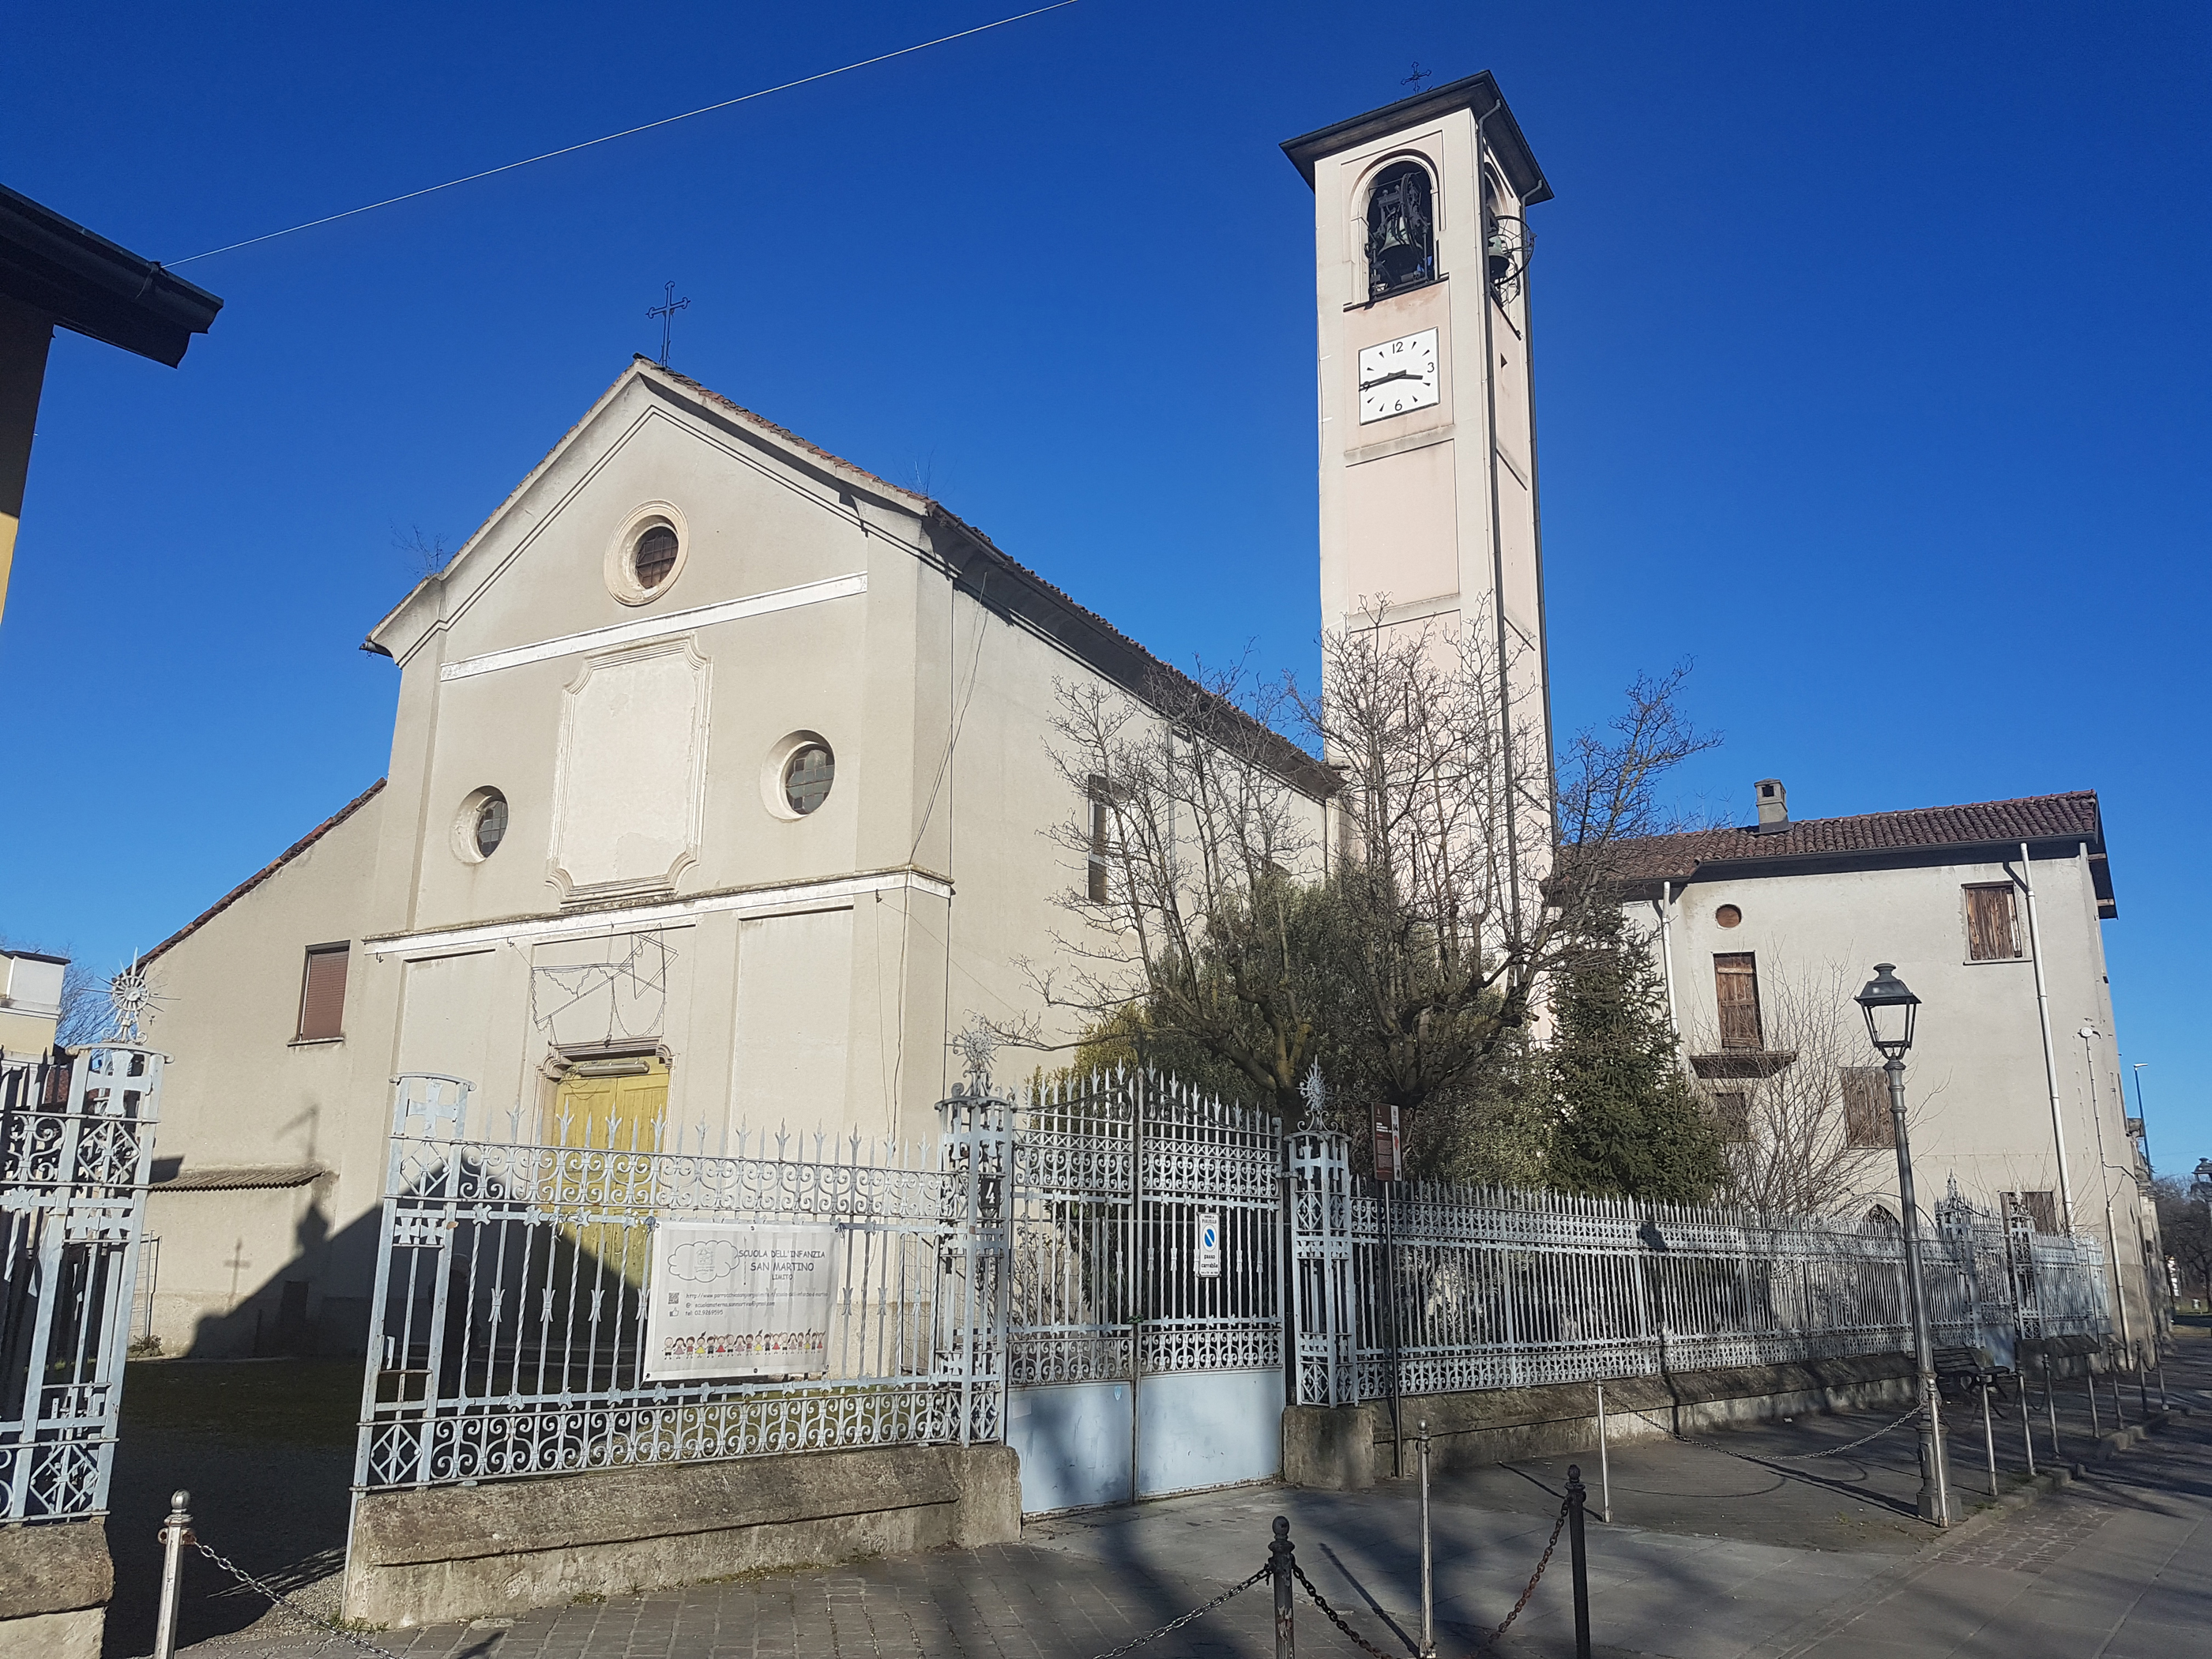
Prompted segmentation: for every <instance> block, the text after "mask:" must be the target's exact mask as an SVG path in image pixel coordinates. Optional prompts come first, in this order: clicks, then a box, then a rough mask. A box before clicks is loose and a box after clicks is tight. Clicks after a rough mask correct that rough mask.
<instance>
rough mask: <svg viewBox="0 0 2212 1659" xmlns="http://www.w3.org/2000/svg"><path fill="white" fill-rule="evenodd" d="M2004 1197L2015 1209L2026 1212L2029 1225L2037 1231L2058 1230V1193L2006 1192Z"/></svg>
mask: <svg viewBox="0 0 2212 1659" xmlns="http://www.w3.org/2000/svg"><path fill="white" fill-rule="evenodd" d="M2005 1198H2006V1199H2007V1200H2008V1202H2009V1203H2010V1205H2011V1206H2012V1207H2013V1208H2014V1209H2016V1210H2025V1211H2027V1219H2028V1223H2029V1225H2031V1226H2033V1228H2034V1229H2035V1231H2038V1232H2039V1233H2055V1232H2057V1231H2058V1194H2056V1193H2007V1194H2005Z"/></svg>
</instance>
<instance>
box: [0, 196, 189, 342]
mask: <svg viewBox="0 0 2212 1659" xmlns="http://www.w3.org/2000/svg"><path fill="white" fill-rule="evenodd" d="M0 294H4V295H7V296H8V297H9V299H11V300H14V301H17V302H18V303H20V304H21V305H25V306H27V307H30V308H31V309H32V310H33V311H38V312H43V313H46V315H47V316H49V317H52V319H54V320H55V321H56V322H57V323H59V324H60V325H62V326H63V327H64V328H66V329H71V330H74V331H76V332H77V333H79V334H85V335H89V336H90V337H92V338H94V339H95V340H103V341H105V342H106V343H108V344H109V345H112V346H119V347H121V348H122V349H124V350H125V351H130V352H135V353H137V355H138V356H141V357H150V358H152V359H153V360H154V361H155V362H157V363H166V364H167V365H168V366H169V367H170V368H175V367H176V366H177V365H178V364H179V363H180V362H184V360H185V348H186V347H187V346H189V345H191V343H192V336H193V335H195V334H204V333H206V332H207V331H208V327H209V325H210V324H211V323H213V322H214V321H215V316H216V313H217V312H218V311H221V310H222V301H221V300H218V299H217V298H216V296H215V295H212V294H210V293H209V292H208V291H207V290H206V289H204V288H196V287H194V286H193V285H192V284H191V283H188V282H186V281H185V279H184V278H183V277H181V276H174V275H173V274H172V273H170V272H169V271H167V270H163V269H162V267H161V264H160V263H159V262H158V261H156V260H153V259H147V258H141V257H140V256H139V255H137V254H136V253H133V252H131V251H130V249H128V248H125V247H118V246H116V244H114V243H113V242H111V241H109V240H107V239H106V237H105V236H99V235H95V234H94V233H92V232H91V231H88V230H87V229H86V228H84V227H83V226H82V225H81V224H78V223H77V222H76V221H75V220H73V219H64V217H62V216H61V215H60V214H58V213H56V212H55V211H54V210H52V208H49V207H42V206H40V204H38V203H36V202H34V201H33V200H32V199H31V198H30V197H27V196H25V195H23V194H21V192H19V191H12V190H9V188H8V187H7V186H6V185H0Z"/></svg>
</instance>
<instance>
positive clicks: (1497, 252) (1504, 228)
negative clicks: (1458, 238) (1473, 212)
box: [1483, 213, 1536, 306]
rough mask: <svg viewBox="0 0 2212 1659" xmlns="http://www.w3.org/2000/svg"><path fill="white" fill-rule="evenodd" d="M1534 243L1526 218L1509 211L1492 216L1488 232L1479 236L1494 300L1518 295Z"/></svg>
mask: <svg viewBox="0 0 2212 1659" xmlns="http://www.w3.org/2000/svg"><path fill="white" fill-rule="evenodd" d="M1535 246H1536V236H1535V233H1534V231H1532V230H1530V229H1529V228H1528V221H1527V220H1526V219H1522V218H1520V217H1518V216H1516V215H1513V214H1510V213H1501V214H1498V215H1496V216H1493V217H1492V220H1491V222H1490V234H1488V235H1487V236H1486V237H1484V238H1483V256H1484V258H1485V260H1486V263H1487V264H1488V266H1489V269H1490V291H1491V292H1492V294H1494V295H1497V296H1498V304H1500V305H1502V306H1503V305H1510V304H1512V303H1513V301H1516V300H1517V299H1519V298H1520V297H1521V285H1522V279H1523V278H1524V277H1525V276H1527V275H1528V255H1529V253H1530V252H1532V251H1533V250H1534V247H1535Z"/></svg>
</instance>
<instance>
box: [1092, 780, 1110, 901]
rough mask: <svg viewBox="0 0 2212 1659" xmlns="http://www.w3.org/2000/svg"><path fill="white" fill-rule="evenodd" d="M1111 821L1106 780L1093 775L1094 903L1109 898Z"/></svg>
mask: <svg viewBox="0 0 2212 1659" xmlns="http://www.w3.org/2000/svg"><path fill="white" fill-rule="evenodd" d="M1111 823H1112V821H1111V819H1109V817H1108V816H1107V811H1106V780H1105V779H1103V778H1102V777H1099V776H1097V775H1093V776H1092V777H1091V857H1090V870H1089V872H1088V873H1089V877H1090V886H1089V889H1088V892H1089V896H1090V898H1091V902H1092V903H1093V904H1103V903H1105V902H1106V899H1107V895H1108V891H1109V889H1108V886H1107V883H1106V849H1107V846H1108V836H1109V830H1110V829H1111Z"/></svg>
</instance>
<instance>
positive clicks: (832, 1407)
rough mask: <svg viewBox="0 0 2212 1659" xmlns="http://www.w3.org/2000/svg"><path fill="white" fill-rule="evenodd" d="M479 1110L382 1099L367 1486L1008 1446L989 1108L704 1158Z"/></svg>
mask: <svg viewBox="0 0 2212 1659" xmlns="http://www.w3.org/2000/svg"><path fill="white" fill-rule="evenodd" d="M469 1092H470V1088H469V1085H467V1084H466V1083H465V1082H464V1081H462V1080H460V1079H453V1078H441V1077H429V1076H422V1075H413V1076H407V1077H403V1078H401V1079H398V1083H397V1086H396V1090H395V1096H394V1103H393V1133H392V1149H391V1163H390V1168H389V1173H388V1182H387V1185H386V1195H385V1200H384V1229H383V1236H382V1239H381V1242H380V1260H379V1266H378V1277H377V1285H376V1294H375V1304H374V1315H373V1323H372V1325H371V1332H372V1339H371V1344H372V1345H371V1352H370V1356H369V1363H368V1375H367V1377H366V1379H365V1383H364V1388H363V1395H362V1426H361V1437H360V1443H359V1449H358V1451H357V1454H356V1466H355V1475H354V1480H355V1486H356V1489H358V1490H372V1489H379V1488H388V1487H396V1486H428V1485H435V1484H443V1483H447V1482H453V1481H464V1480H490V1479H499V1478H511V1477H516V1476H524V1475H536V1474H565V1473H569V1472H574V1471H578V1470H586V1469H599V1468H617V1467H623V1466H630V1465H639V1464H648V1463H661V1462H700V1461H706V1460H711V1459H721V1458H733V1457H746V1456H753V1455H761V1454H765V1453H772V1452H792V1451H814V1450H822V1449H833V1448H838V1447H849V1446H880V1445H893V1444H902V1443H966V1442H969V1441H971V1440H993V1439H996V1438H997V1437H999V1431H1000V1414H1001V1411H1002V1408H1003V1392H1004V1379H1003V1376H1002V1375H1001V1371H1000V1353H1001V1342H1002V1339H1001V1336H1000V1332H1001V1331H1002V1330H1003V1322H1004V1305H1003V1304H1004V1291H1003V1285H1002V1281H1001V1276H1000V1263H1001V1261H1002V1258H1003V1255H1004V1250H1005V1237H1004V1234H1005V1230H1004V1223H1003V1219H1002V1217H1001V1214H1000V1211H1001V1207H1002V1199H1001V1194H1002V1193H1003V1189H1004V1183H1005V1175H1006V1149H1005V1138H1006V1116H1007V1112H1006V1103H1004V1102H1002V1101H1000V1100H997V1099H994V1098H988V1097H977V1098H975V1099H972V1100H971V1099H965V1098H963V1099H959V1100H956V1101H954V1102H950V1103H947V1106H946V1112H945V1124H944V1132H943V1134H942V1136H941V1137H939V1139H937V1140H936V1141H934V1142H933V1144H932V1145H931V1146H928V1147H927V1149H926V1150H925V1149H920V1148H906V1149H902V1148H898V1147H891V1146H869V1145H867V1144H866V1143H863V1142H861V1141H860V1140H858V1139H848V1140H846V1141H843V1142H835V1141H831V1140H829V1139H826V1138H821V1137H811V1136H810V1137H807V1138H806V1141H807V1142H808V1143H809V1144H807V1145H799V1144H797V1142H796V1141H795V1139H793V1138H789V1137H783V1136H776V1135H770V1136H768V1137H765V1138H750V1137H741V1138H740V1139H739V1144H738V1152H737V1153H736V1154H735V1155H727V1154H724V1153H719V1152H718V1153H715V1154H712V1155H710V1154H708V1153H707V1152H704V1151H703V1150H693V1151H685V1150H683V1149H682V1148H681V1147H680V1146H663V1145H661V1144H659V1142H660V1140H661V1138H662V1133H664V1132H659V1131H653V1132H650V1133H652V1136H653V1144H640V1143H641V1141H642V1140H643V1139H644V1136H645V1135H646V1133H648V1132H647V1131H644V1130H643V1129H642V1128H641V1127H640V1126H639V1125H637V1124H633V1125H632V1126H630V1127H629V1129H628V1131H627V1135H628V1139H629V1143H630V1144H627V1145H623V1144H610V1143H619V1142H620V1141H621V1140H622V1139H623V1136H624V1133H625V1132H624V1130H623V1127H621V1126H620V1125H619V1124H617V1123H616V1122H615V1121H612V1120H610V1121H606V1122H605V1123H600V1124H595V1125H593V1124H587V1125H580V1126H579V1125H570V1126H568V1127H569V1129H570V1130H571V1131H572V1132H573V1135H567V1134H564V1136H563V1139H573V1141H574V1144H568V1145H560V1146H542V1145H535V1144H527V1143H525V1142H523V1141H522V1140H520V1139H519V1138H517V1137H514V1136H513V1135H510V1137H509V1138H508V1139H504V1140H500V1139H471V1138H470V1137H469V1136H468V1134H467V1133H466V1127H467V1112H468V1097H469ZM698 1139H700V1140H701V1141H702V1142H703V1140H704V1139H705V1137H704V1132H703V1130H702V1132H701V1133H700V1135H699V1137H698ZM810 1150H811V1153H812V1155H811V1156H807V1155H805V1154H806V1153H807V1152H809V1151H810Z"/></svg>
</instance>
